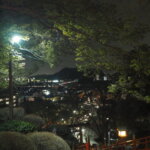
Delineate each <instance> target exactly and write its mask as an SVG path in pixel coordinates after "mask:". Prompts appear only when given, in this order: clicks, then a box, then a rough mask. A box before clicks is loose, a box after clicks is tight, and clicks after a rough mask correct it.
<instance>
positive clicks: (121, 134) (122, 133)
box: [118, 130, 127, 137]
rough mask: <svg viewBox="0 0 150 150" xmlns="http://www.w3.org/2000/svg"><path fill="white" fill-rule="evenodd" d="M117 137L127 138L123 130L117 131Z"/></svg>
mask: <svg viewBox="0 0 150 150" xmlns="http://www.w3.org/2000/svg"><path fill="white" fill-rule="evenodd" d="M118 136H119V137H126V136H127V131H125V130H122V131H118Z"/></svg>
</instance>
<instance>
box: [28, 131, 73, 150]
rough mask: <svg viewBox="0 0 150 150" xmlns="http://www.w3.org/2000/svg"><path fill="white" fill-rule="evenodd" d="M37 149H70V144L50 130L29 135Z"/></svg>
mask: <svg viewBox="0 0 150 150" xmlns="http://www.w3.org/2000/svg"><path fill="white" fill-rule="evenodd" d="M28 137H29V138H30V139H31V141H32V142H33V143H34V144H35V145H36V148H37V150H70V147H69V145H68V144H67V143H66V142H65V141H64V140H63V139H62V138H61V137H59V136H57V135H55V134H53V133H50V132H35V133H31V134H29V135H28Z"/></svg>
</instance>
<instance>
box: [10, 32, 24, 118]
mask: <svg viewBox="0 0 150 150" xmlns="http://www.w3.org/2000/svg"><path fill="white" fill-rule="evenodd" d="M21 39H22V38H21V36H19V35H15V36H13V37H12V39H11V41H10V42H11V43H12V44H15V43H16V44H19V42H20V40H21ZM8 67H9V68H8V70H9V71H8V72H9V119H10V120H12V119H13V76H12V53H11V52H10V53H9V66H8Z"/></svg>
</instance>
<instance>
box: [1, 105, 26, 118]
mask: <svg viewBox="0 0 150 150" xmlns="http://www.w3.org/2000/svg"><path fill="white" fill-rule="evenodd" d="M24 114H25V112H24V108H22V107H16V108H14V109H13V118H14V119H21V118H22V117H23V116H24ZM8 119H9V108H8V107H5V108H0V120H1V121H7V120H8Z"/></svg>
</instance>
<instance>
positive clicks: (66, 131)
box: [43, 125, 78, 146]
mask: <svg viewBox="0 0 150 150" xmlns="http://www.w3.org/2000/svg"><path fill="white" fill-rule="evenodd" d="M43 130H44V131H49V132H55V133H56V134H57V135H58V136H60V137H61V138H63V139H64V140H65V141H66V142H67V143H68V144H69V145H70V146H72V145H73V144H77V143H78V140H77V139H76V138H75V137H74V136H73V134H72V132H71V130H70V128H69V127H68V126H66V125H49V126H48V127H47V128H45V129H43Z"/></svg>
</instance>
